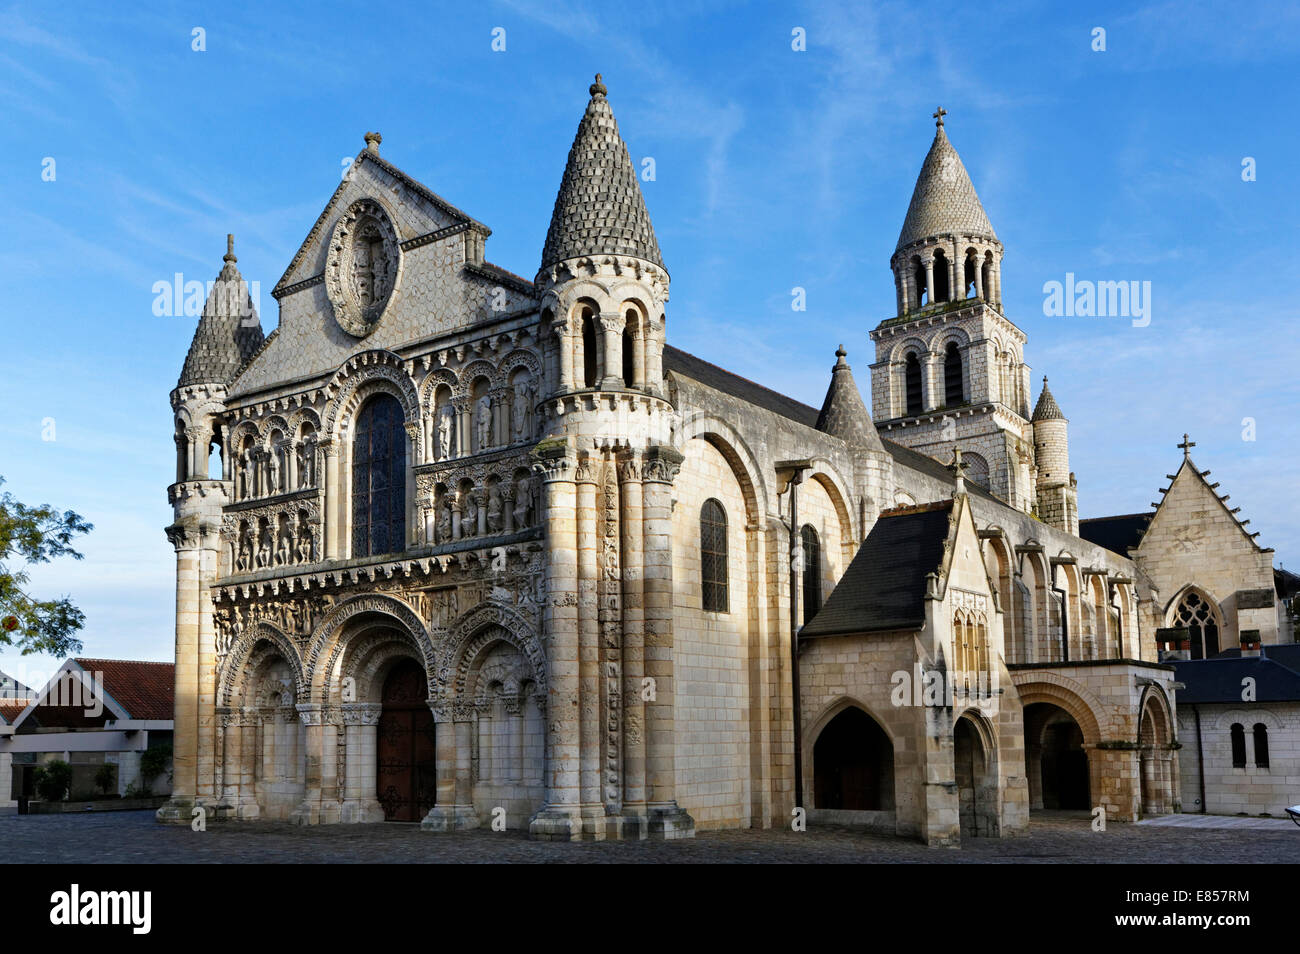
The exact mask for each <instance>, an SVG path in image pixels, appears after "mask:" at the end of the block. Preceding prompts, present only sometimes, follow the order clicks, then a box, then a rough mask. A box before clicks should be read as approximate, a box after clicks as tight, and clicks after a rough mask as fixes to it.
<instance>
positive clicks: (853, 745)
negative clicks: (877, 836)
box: [813, 706, 894, 812]
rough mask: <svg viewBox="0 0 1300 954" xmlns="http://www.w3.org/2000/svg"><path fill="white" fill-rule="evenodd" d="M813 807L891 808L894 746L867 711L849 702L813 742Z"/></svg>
mask: <svg viewBox="0 0 1300 954" xmlns="http://www.w3.org/2000/svg"><path fill="white" fill-rule="evenodd" d="M813 806H814V807H815V808H829V809H839V810H842V811H866V812H878V811H893V810H894V745H893V743H892V742H890V741H889V736H887V735H886V734H885V730H884V729H882V728H881V727H880V726H879V725H878V724H877V723H876V721H875V720H874V719H872V718H871V716H869V715H867V714H866V713H865V712H863V711H862V710H861V709H859V708H857V707H856V706H850V707H849V708H847V709H845V710H844V711H843V712H841V713H840V714H839V715H837V716H835V718H833V719H831V721H830V722H828V723H827V724H826V727H825V728H824V729H822V731H821V734H820V735H819V736H817V742H816V744H815V745H814V746H813Z"/></svg>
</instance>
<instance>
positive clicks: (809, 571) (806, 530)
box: [799, 523, 822, 626]
mask: <svg viewBox="0 0 1300 954" xmlns="http://www.w3.org/2000/svg"><path fill="white" fill-rule="evenodd" d="M799 536H800V541H799V542H800V545H801V546H802V547H803V621H804V625H805V626H806V625H807V624H808V622H809V621H810V620H811V619H812V618H813V617H814V616H816V615H817V613H818V611H819V610H820V609H821V608H822V545H821V540H820V539H819V538H818V536H817V530H816V529H815V528H814V527H813V525H812V524H810V523H805V524H804V526H803V530H802V532H801V533H800V535H799Z"/></svg>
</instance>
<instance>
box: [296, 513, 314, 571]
mask: <svg viewBox="0 0 1300 954" xmlns="http://www.w3.org/2000/svg"><path fill="white" fill-rule="evenodd" d="M296 555H297V557H298V562H299V563H307V562H310V560H311V525H310V523H309V522H308V520H307V517H306V516H305V515H303V514H299V515H298V550H297V554H296Z"/></svg>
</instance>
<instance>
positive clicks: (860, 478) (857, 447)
mask: <svg viewBox="0 0 1300 954" xmlns="http://www.w3.org/2000/svg"><path fill="white" fill-rule="evenodd" d="M847 357H848V352H846V351H845V350H844V345H840V346H839V347H838V348H837V349H836V350H835V365H834V366H833V367H832V368H831V383H830V386H829V387H828V388H827V389H826V400H825V401H823V402H822V410H821V414H819V415H818V416H817V430H819V431H822V432H824V433H826V434H830V435H831V436H833V437H838V438H840V439H841V440H842V441H844V442H845V443H846V444H848V445H849V451H850V453H851V455H852V460H853V472H854V481H855V484H856V485H857V487H858V488H859V491H860V494H859V498H858V501H857V506H858V517H859V519H860V521H861V526H862V527H863V528H864V533H865V528H866V527H868V526H870V525H871V523H872V522H873V521H874V520H875V518H876V515H877V514H878V513H879V512H880V511H881V510H882V509H884V508H885V507H888V506H889V504H888V502H887V501H888V500H889V499H890V493H891V491H892V488H893V485H894V483H893V465H894V459H893V457H892V456H890V454H889V452H888V451H887V450H885V445H884V443H883V442H882V441H881V440H880V434H879V433H878V432H877V431H876V425H875V422H874V421H872V420H871V415H870V413H868V412H867V406H866V404H865V403H863V400H862V394H861V393H860V392H859V391H858V385H857V382H856V381H854V380H853V369H852V368H850V367H849V363H848V361H847V360H846V358H847Z"/></svg>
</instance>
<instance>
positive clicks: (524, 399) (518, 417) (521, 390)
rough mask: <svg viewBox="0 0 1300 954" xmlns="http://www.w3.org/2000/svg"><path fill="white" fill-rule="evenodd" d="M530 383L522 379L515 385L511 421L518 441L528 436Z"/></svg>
mask: <svg viewBox="0 0 1300 954" xmlns="http://www.w3.org/2000/svg"><path fill="white" fill-rule="evenodd" d="M528 384H529V382H527V381H520V382H519V383H518V384H516V385H515V395H514V402H513V404H512V405H511V408H510V423H511V427H512V429H513V431H514V437H515V440H517V441H522V440H523V439H524V438H526V437H527V436H528V391H529V388H528Z"/></svg>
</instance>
